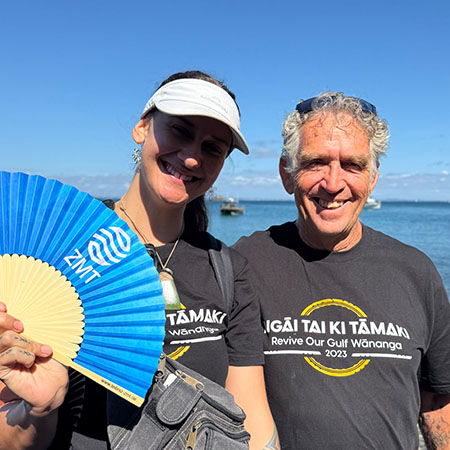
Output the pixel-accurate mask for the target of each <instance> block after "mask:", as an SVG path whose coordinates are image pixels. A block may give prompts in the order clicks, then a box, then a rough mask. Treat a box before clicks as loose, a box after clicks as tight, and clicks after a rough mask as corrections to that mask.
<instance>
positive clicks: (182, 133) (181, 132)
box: [171, 125, 191, 138]
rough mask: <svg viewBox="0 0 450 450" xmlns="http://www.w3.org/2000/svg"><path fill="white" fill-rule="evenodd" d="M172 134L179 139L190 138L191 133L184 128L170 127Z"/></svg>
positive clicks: (178, 126)
mask: <svg viewBox="0 0 450 450" xmlns="http://www.w3.org/2000/svg"><path fill="white" fill-rule="evenodd" d="M171 129H172V132H173V133H174V134H175V135H177V136H180V137H185V138H189V137H190V136H191V133H190V132H189V130H188V129H187V128H185V127H182V126H180V125H172V128H171Z"/></svg>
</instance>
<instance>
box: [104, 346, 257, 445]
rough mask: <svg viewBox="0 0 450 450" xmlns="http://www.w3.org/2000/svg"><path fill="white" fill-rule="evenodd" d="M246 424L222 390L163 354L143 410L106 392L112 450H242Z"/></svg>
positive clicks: (226, 393)
mask: <svg viewBox="0 0 450 450" xmlns="http://www.w3.org/2000/svg"><path fill="white" fill-rule="evenodd" d="M133 410H134V411H133ZM244 419H245V414H244V412H243V411H242V409H241V408H239V406H237V405H236V403H235V402H234V399H233V396H232V395H231V394H230V393H229V392H227V391H226V390H225V389H224V388H223V387H222V386H219V385H218V384H217V383H214V382H213V381H211V380H209V379H207V378H205V377H203V376H202V375H200V374H198V373H197V372H195V371H193V370H191V369H188V368H187V367H185V366H183V365H182V364H180V363H178V362H176V361H173V360H171V359H170V358H167V357H166V356H165V355H164V354H163V355H162V356H161V359H160V364H159V367H158V370H157V372H156V374H155V378H154V383H153V386H152V389H151V391H149V394H148V396H147V399H146V401H145V403H144V405H143V406H142V407H141V408H136V407H134V406H133V405H131V404H130V403H129V402H126V401H125V400H123V399H121V398H120V397H118V396H116V395H114V394H110V393H108V424H109V425H108V435H109V441H110V444H111V449H112V450H194V449H195V450H206V449H208V450H216V449H217V450H245V449H248V441H249V439H250V435H249V434H248V433H247V431H246V430H245V428H244V424H243V422H244Z"/></svg>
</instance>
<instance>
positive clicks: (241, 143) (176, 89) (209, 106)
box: [141, 78, 248, 154]
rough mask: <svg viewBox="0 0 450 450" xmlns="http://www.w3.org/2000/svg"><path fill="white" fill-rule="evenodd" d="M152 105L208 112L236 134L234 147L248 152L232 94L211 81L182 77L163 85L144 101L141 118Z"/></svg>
mask: <svg viewBox="0 0 450 450" xmlns="http://www.w3.org/2000/svg"><path fill="white" fill-rule="evenodd" d="M153 108H156V109H158V111H162V112H163V113H166V114H171V115H175V116H205V117H211V118H212V119H216V120H218V121H220V122H222V123H224V124H225V125H228V127H229V128H230V130H231V133H232V134H233V143H232V146H233V148H238V149H239V150H240V151H241V152H243V153H245V154H248V147H247V143H246V142H245V139H244V136H242V134H241V132H240V129H239V128H240V118H239V110H238V108H237V106H236V103H235V102H234V100H233V99H232V98H231V96H230V95H229V94H228V93H227V92H226V91H225V90H224V89H222V88H221V87H219V86H217V85H215V84H213V83H210V82H209V81H204V80H198V79H195V78H182V79H180V80H175V81H171V82H170V83H167V84H165V85H164V86H162V87H160V88H159V89H158V90H157V91H156V92H155V93H154V94H153V96H152V98H151V99H150V100H149V101H148V102H147V104H146V105H145V108H144V111H143V112H142V115H141V118H143V117H144V116H145V115H146V114H147V113H148V112H149V111H150V110H152V109H153Z"/></svg>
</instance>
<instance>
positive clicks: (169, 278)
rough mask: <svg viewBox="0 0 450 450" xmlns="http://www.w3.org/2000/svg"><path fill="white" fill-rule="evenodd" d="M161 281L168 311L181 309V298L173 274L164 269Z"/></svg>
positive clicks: (160, 276) (160, 275)
mask: <svg viewBox="0 0 450 450" xmlns="http://www.w3.org/2000/svg"><path fill="white" fill-rule="evenodd" d="M159 280H160V281H161V286H162V290H163V297H164V302H165V303H166V309H181V303H180V296H179V295H178V291H177V287H176V286H175V281H174V279H173V272H172V271H171V270H170V269H168V268H165V269H162V270H161V272H159Z"/></svg>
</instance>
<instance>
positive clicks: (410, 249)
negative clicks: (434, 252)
mask: <svg viewBox="0 0 450 450" xmlns="http://www.w3.org/2000/svg"><path fill="white" fill-rule="evenodd" d="M364 234H365V235H366V236H365V242H366V244H367V245H368V246H370V247H372V249H373V250H375V249H376V250H377V251H378V252H381V253H383V254H385V255H386V256H387V255H388V254H396V255H398V257H399V258H401V259H403V260H404V261H408V260H409V261H415V262H417V261H418V260H420V261H422V262H423V263H429V262H431V260H430V258H429V257H428V256H427V255H426V254H425V253H424V252H423V251H422V250H419V249H418V248H417V247H414V246H412V245H409V244H406V243H405V242H402V241H400V240H398V239H396V238H394V237H392V236H389V235H388V234H385V233H383V232H381V231H378V230H374V229H373V228H370V227H368V226H366V225H364Z"/></svg>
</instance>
